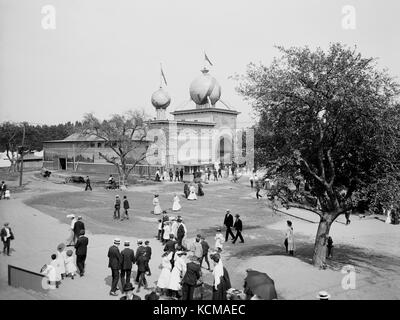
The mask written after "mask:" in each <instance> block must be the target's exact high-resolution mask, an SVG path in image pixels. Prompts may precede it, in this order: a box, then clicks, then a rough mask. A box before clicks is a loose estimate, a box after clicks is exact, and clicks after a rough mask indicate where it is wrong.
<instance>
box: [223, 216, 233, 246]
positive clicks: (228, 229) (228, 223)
mask: <svg viewBox="0 0 400 320" xmlns="http://www.w3.org/2000/svg"><path fill="white" fill-rule="evenodd" d="M224 226H225V227H226V233H225V242H227V241H228V236H229V235H230V236H231V238H232V240H233V239H235V235H234V234H233V232H232V229H231V228H232V227H233V216H232V215H231V212H230V210H226V214H225V218H224Z"/></svg>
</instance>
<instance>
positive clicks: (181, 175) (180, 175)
mask: <svg viewBox="0 0 400 320" xmlns="http://www.w3.org/2000/svg"><path fill="white" fill-rule="evenodd" d="M179 178H180V179H181V180H180V181H183V168H181V170H180V171H179Z"/></svg>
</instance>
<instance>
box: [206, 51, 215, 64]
mask: <svg viewBox="0 0 400 320" xmlns="http://www.w3.org/2000/svg"><path fill="white" fill-rule="evenodd" d="M204 59H205V60H206V61H207V62H208V63H209V64H210V66H212V65H213V64H212V63H211V61H210V59H208V57H207V54H206V52H204Z"/></svg>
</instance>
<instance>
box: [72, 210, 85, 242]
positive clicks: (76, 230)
mask: <svg viewBox="0 0 400 320" xmlns="http://www.w3.org/2000/svg"><path fill="white" fill-rule="evenodd" d="M81 230H85V224H84V223H83V222H82V217H81V216H79V217H78V220H77V221H76V222H75V224H74V237H75V238H74V242H76V239H78V237H79V236H80V234H81Z"/></svg>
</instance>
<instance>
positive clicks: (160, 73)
mask: <svg viewBox="0 0 400 320" xmlns="http://www.w3.org/2000/svg"><path fill="white" fill-rule="evenodd" d="M162 81H163V79H162V63H161V62H160V88H162Z"/></svg>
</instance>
